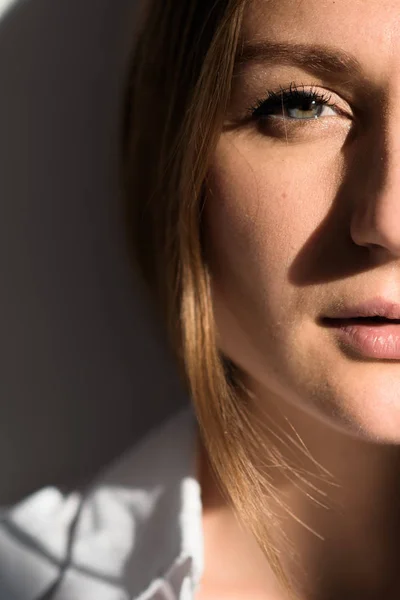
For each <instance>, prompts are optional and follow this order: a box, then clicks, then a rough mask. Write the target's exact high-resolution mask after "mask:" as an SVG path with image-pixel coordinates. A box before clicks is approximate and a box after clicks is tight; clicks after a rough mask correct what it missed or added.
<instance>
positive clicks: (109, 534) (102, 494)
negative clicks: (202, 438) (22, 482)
mask: <svg viewBox="0 0 400 600" xmlns="http://www.w3.org/2000/svg"><path fill="white" fill-rule="evenodd" d="M195 442H196V421H195V417H194V415H193V412H192V410H191V409H188V408H186V409H185V410H183V411H181V412H180V413H179V414H177V415H175V416H174V417H173V418H172V419H170V420H169V421H168V422H166V423H164V424H163V425H162V426H161V427H160V428H158V429H157V430H154V431H152V432H151V433H150V434H149V435H148V436H147V437H146V438H145V439H144V440H143V441H142V442H140V444H139V445H138V446H136V447H135V448H134V449H133V450H131V451H129V452H128V453H127V454H126V455H124V456H123V457H122V458H121V459H120V460H118V461H117V462H116V463H115V464H114V465H113V466H112V467H111V468H109V469H108V470H107V471H106V472H105V474H104V475H103V476H101V477H100V478H99V479H98V480H97V481H96V482H95V483H94V484H93V486H91V488H90V490H89V491H88V492H87V493H86V494H82V493H73V494H70V495H67V496H63V494H62V493H61V492H60V491H59V490H58V489H56V488H50V487H49V488H46V489H43V490H40V491H39V492H37V493H35V494H33V495H32V496H30V497H29V498H28V499H26V500H24V501H23V502H21V503H19V504H18V505H17V506H15V507H13V508H11V509H9V510H8V511H6V512H5V514H3V517H2V521H1V524H0V599H1V600H39V599H40V600H49V599H51V600H91V599H93V600H133V599H135V600H192V599H193V598H194V593H195V590H196V587H197V585H198V583H199V581H200V578H201V574H202V570H203V537H202V536H203V534H202V519H201V515H202V506H201V496H200V485H199V482H198V481H197V479H196V468H195V465H196V462H195V461H196V449H195Z"/></svg>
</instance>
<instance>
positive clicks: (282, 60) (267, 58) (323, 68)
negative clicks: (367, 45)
mask: <svg viewBox="0 0 400 600" xmlns="http://www.w3.org/2000/svg"><path fill="white" fill-rule="evenodd" d="M249 62H250V63H251V62H255V63H279V64H283V65H291V66H297V67H300V68H302V69H304V70H306V71H309V72H311V73H315V74H317V75H319V74H323V75H330V76H337V77H338V76H343V75H347V76H348V77H355V78H357V79H361V72H362V69H361V65H360V63H359V61H358V60H357V59H356V58H355V57H354V56H352V55H351V54H348V53H347V52H344V51H343V50H341V49H336V48H329V47H325V46H316V45H309V44H292V43H281V42H269V41H264V40H263V41H260V42H253V43H246V42H245V43H243V44H242V45H241V46H239V49H238V52H237V54H236V60H235V64H236V66H241V65H244V64H246V63H249Z"/></svg>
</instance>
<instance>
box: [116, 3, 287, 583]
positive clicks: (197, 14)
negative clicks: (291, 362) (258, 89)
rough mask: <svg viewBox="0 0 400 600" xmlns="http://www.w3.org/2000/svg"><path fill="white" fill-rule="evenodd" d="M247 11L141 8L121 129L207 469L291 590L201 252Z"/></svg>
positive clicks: (138, 224)
mask: <svg viewBox="0 0 400 600" xmlns="http://www.w3.org/2000/svg"><path fill="white" fill-rule="evenodd" d="M245 2H246V0H180V1H179V0H158V1H152V2H151V4H150V5H149V6H148V7H147V12H146V14H145V15H144V18H143V23H142V26H141V28H140V32H139V35H138V39H137V42H136V46H135V49H134V55H133V63H132V64H133V67H132V73H131V78H130V93H129V101H128V110H127V121H126V126H125V139H124V175H125V182H126V189H127V216H128V223H129V235H130V238H131V240H132V244H133V248H134V254H135V259H136V262H137V264H138V266H139V268H140V270H141V273H142V275H143V277H144V279H145V281H146V282H147V284H148V286H149V288H150V289H151V291H152V293H153V296H154V299H155V300H156V302H157V304H158V306H159V309H160V311H161V313H162V316H163V319H164V321H165V323H166V325H167V328H168V332H169V338H170V340H171V345H172V348H173V350H174V352H175V355H176V357H177V359H178V362H179V365H180V367H181V372H182V374H183V377H184V379H185V382H186V384H187V386H188V388H189V391H190V395H191V398H192V401H193V404H194V408H195V412H196V415H197V419H198V423H199V427H200V432H201V436H202V439H203V443H204V445H205V447H206V449H207V453H208V456H209V458H210V462H211V464H212V466H213V469H214V470H215V473H216V475H217V478H218V480H219V481H220V482H221V485H222V488H223V490H224V491H225V493H226V495H227V497H228V498H229V499H230V501H231V502H232V504H233V506H234V508H235V509H236V511H237V513H238V514H239V516H240V518H241V519H242V520H243V521H244V522H245V523H247V524H248V526H249V527H250V528H251V530H252V531H253V533H254V535H255V537H256V539H257V540H258V542H259V545H260V546H261V548H262V550H263V551H264V553H265V555H266V557H267V559H268V562H269V564H270V566H271V568H272V569H273V571H274V572H275V574H276V576H277V577H278V579H279V580H280V581H281V583H283V584H284V587H285V588H286V589H287V590H289V589H290V585H289V583H288V578H287V576H286V575H285V573H284V570H283V568H282V566H281V563H280V560H279V553H278V551H277V550H276V548H275V547H274V545H273V544H272V543H271V536H270V524H271V522H272V519H273V515H272V512H271V511H269V509H268V502H266V499H268V498H271V497H274V490H273V488H272V484H271V483H270V481H269V480H268V477H267V476H266V474H265V472H263V471H262V470H261V468H260V465H259V464H257V462H258V461H257V458H256V457H257V456H259V455H260V448H261V447H263V449H264V448H265V447H266V440H265V437H263V436H262V435H261V434H260V431H259V430H257V428H256V426H255V424H254V420H253V419H252V417H251V401H250V400H251V398H250V397H249V395H248V394H247V392H246V390H245V388H244V387H243V385H242V384H241V383H240V378H239V377H238V371H237V369H236V368H235V366H234V365H232V364H231V363H229V361H227V360H226V359H225V358H224V357H223V356H221V353H220V352H219V350H218V346H217V341H216V327H215V323H214V319H213V310H212V301H211V293H210V276H209V273H208V269H207V263H206V261H205V258H204V254H203V247H202V231H201V208H202V202H203V200H204V182H205V178H206V175H207V169H208V165H209V162H210V160H211V157H212V153H213V151H214V149H215V146H216V143H217V141H218V137H219V135H220V132H221V128H222V124H223V119H224V115H225V111H226V108H227V104H228V101H229V97H230V87H231V80H232V76H233V72H234V64H235V56H236V53H237V49H238V42H239V35H240V29H241V22H242V16H243V10H244V5H245ZM266 449H267V451H268V447H267V448H266ZM263 451H264V450H263ZM269 452H270V456H269V458H270V459H271V457H272V458H273V462H274V464H275V465H276V464H279V466H282V463H281V462H280V458H279V457H278V456H276V455H274V453H273V451H272V450H271V448H269Z"/></svg>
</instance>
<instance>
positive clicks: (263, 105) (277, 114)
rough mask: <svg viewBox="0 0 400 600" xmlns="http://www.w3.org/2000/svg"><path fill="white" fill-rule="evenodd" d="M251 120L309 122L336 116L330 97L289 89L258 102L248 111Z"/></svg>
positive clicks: (270, 94) (270, 93)
mask: <svg viewBox="0 0 400 600" xmlns="http://www.w3.org/2000/svg"><path fill="white" fill-rule="evenodd" d="M250 114H251V117H252V118H253V119H256V120H257V119H266V118H277V119H291V120H296V121H309V120H313V119H320V118H321V117H327V116H334V115H336V114H337V112H336V110H335V108H334V106H333V105H331V104H330V96H327V95H325V94H321V93H319V92H317V91H315V90H312V89H311V90H305V89H299V88H295V87H292V86H291V87H290V88H289V89H288V90H281V91H280V92H278V93H277V92H268V96H267V98H265V99H264V100H259V101H258V102H257V104H256V105H255V106H253V107H252V108H251V109H250Z"/></svg>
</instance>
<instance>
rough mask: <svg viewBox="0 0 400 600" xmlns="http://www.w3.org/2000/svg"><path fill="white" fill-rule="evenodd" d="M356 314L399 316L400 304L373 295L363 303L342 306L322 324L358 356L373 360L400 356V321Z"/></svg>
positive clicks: (387, 317) (396, 358) (385, 316)
mask: <svg viewBox="0 0 400 600" xmlns="http://www.w3.org/2000/svg"><path fill="white" fill-rule="evenodd" d="M357 317H384V318H386V319H396V320H397V319H400V304H398V303H396V302H393V301H388V300H385V299H383V298H373V299H372V300H369V301H367V302H363V303H362V304H357V305H352V306H347V307H344V308H343V309H342V310H340V311H339V312H337V313H336V314H335V315H333V316H329V317H326V318H324V319H322V323H323V324H324V325H325V326H326V327H329V328H330V329H333V330H334V331H335V334H336V336H337V338H338V341H339V343H340V344H341V345H344V346H345V347H346V348H348V349H350V350H352V351H353V353H355V354H356V355H358V356H361V357H365V358H374V359H386V360H399V359H400V323H391V322H390V321H388V322H385V321H383V322H377V323H373V322H370V321H369V322H368V321H366V322H365V323H362V322H360V321H357Z"/></svg>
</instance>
